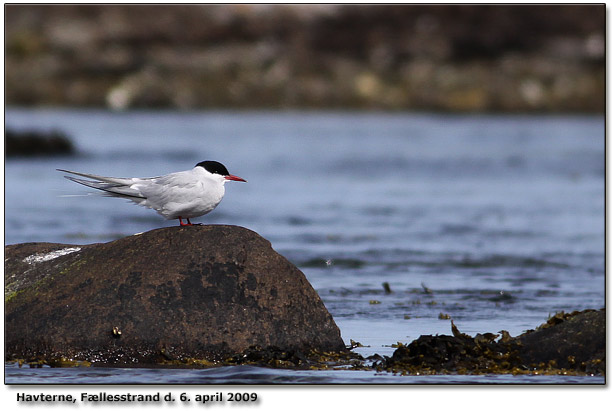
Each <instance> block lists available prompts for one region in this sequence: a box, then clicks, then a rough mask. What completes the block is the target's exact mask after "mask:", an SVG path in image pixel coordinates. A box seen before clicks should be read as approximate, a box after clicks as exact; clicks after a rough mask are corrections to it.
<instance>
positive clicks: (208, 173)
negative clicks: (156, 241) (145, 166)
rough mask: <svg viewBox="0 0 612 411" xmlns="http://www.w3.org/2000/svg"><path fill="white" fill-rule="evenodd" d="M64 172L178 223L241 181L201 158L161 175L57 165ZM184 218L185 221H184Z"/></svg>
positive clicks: (211, 205)
mask: <svg viewBox="0 0 612 411" xmlns="http://www.w3.org/2000/svg"><path fill="white" fill-rule="evenodd" d="M58 171H62V172H64V173H70V174H75V175H78V176H81V177H87V178H89V179H91V180H82V179H80V178H74V177H70V176H64V177H66V178H67V179H69V180H72V181H74V182H75V183H79V184H83V185H86V186H87V187H92V188H95V189H98V190H102V191H104V192H105V193H104V194H105V195H107V196H110V197H120V198H126V199H128V200H131V201H133V202H134V203H136V204H138V205H141V206H143V207H147V208H152V209H153V210H155V211H157V212H158V213H159V214H161V215H162V216H163V217H164V218H166V219H167V220H173V219H177V218H178V220H179V224H180V225H181V226H185V225H193V224H191V221H190V220H189V219H190V218H194V217H199V216H202V215H204V214H208V213H210V212H211V211H212V210H214V209H215V207H217V205H219V203H220V202H221V200H222V199H223V195H224V194H225V183H226V182H227V181H244V182H245V183H246V180H245V179H243V178H240V177H238V176H234V175H231V174H230V173H229V171H227V168H225V166H224V165H223V164H221V163H219V162H217V161H202V162H201V163H198V164H196V166H195V167H194V168H193V169H191V170H187V171H179V172H176V173H171V174H167V175H165V176H160V177H147V178H137V177H134V178H116V177H102V176H97V175H95V174H85V173H78V172H76V171H68V170H62V169H58ZM183 219H186V220H187V223H183Z"/></svg>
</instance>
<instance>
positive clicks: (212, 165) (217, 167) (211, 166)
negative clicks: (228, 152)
mask: <svg viewBox="0 0 612 411" xmlns="http://www.w3.org/2000/svg"><path fill="white" fill-rule="evenodd" d="M198 166H199V167H202V168H204V170H206V171H208V172H209V173H212V174H220V175H222V176H229V171H227V168H225V166H224V165H223V164H221V163H219V162H218V161H202V162H201V163H198V164H196V167H198Z"/></svg>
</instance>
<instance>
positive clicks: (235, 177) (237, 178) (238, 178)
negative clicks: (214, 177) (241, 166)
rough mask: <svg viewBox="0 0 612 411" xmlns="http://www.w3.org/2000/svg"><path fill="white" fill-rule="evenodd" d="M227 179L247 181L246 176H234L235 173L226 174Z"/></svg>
mask: <svg viewBox="0 0 612 411" xmlns="http://www.w3.org/2000/svg"><path fill="white" fill-rule="evenodd" d="M225 179H226V180H232V181H244V182H245V183H246V182H247V181H246V180H245V179H244V178H240V177H238V176H233V175H231V174H230V175H229V176H225Z"/></svg>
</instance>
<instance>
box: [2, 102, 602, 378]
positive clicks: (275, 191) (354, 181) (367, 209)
mask: <svg viewBox="0 0 612 411" xmlns="http://www.w3.org/2000/svg"><path fill="white" fill-rule="evenodd" d="M6 127H7V128H8V129H13V130H31V129H35V130H42V131H48V130H54V129H55V130H60V131H63V132H65V133H67V134H68V135H69V136H70V137H71V138H72V140H73V142H74V143H75V144H76V148H77V154H76V155H75V156H66V157H51V158H26V157H23V158H8V159H6V160H5V242H6V244H15V243H22V242H34V241H37V242H38V241H44V242H56V243H65V244H75V245H79V244H88V243H96V242H107V241H112V240H114V239H117V238H121V237H124V236H129V235H132V234H135V233H140V232H144V231H148V230H151V229H155V228H159V227H166V226H174V225H177V222H176V221H165V220H163V219H162V218H161V217H160V216H159V215H157V214H156V213H155V212H153V211H151V210H148V209H144V208H140V207H137V206H135V205H133V204H131V203H129V202H127V201H124V200H120V199H113V198H106V197H101V196H97V195H89V193H90V192H91V190H90V189H88V188H86V187H82V186H79V185H77V184H74V183H72V182H70V181H68V180H66V179H64V178H62V173H59V172H58V171H56V169H57V168H62V169H68V170H76V171H82V172H86V173H94V174H100V175H110V176H117V177H127V176H129V177H131V176H138V177H150V176H156V175H161V174H166V173H170V172H174V171H180V170H187V169H190V168H192V167H193V166H194V165H195V164H196V163H198V162H200V161H202V160H217V161H220V162H222V163H223V164H225V165H226V166H227V168H228V169H229V171H230V172H231V173H232V174H236V175H239V176H241V177H243V178H245V179H247V180H248V183H247V184H244V183H228V184H226V196H225V198H224V200H223V201H222V203H221V204H220V205H219V207H218V208H217V209H216V210H214V211H213V212H212V213H210V214H208V215H206V216H204V217H201V218H197V219H193V222H201V223H204V224H235V225H240V226H244V227H247V228H249V229H251V230H254V231H256V232H257V233H259V234H260V235H262V236H263V237H265V238H267V239H268V240H270V241H271V243H272V246H273V247H274V249H275V250H276V251H278V252H279V253H281V254H282V255H284V256H285V257H287V258H288V259H289V260H291V261H292V262H293V263H295V264H296V265H297V266H298V267H299V268H300V269H301V270H302V271H303V272H304V274H305V275H306V277H307V278H308V280H309V281H310V283H311V284H312V285H313V287H314V288H315V290H316V291H317V292H318V293H319V295H320V296H321V298H322V300H323V302H324V303H325V305H326V307H327V309H328V310H329V311H330V313H331V314H332V316H333V317H334V320H335V321H336V323H337V325H338V326H339V328H340V330H341V332H342V337H343V339H344V341H345V342H346V343H347V344H349V343H350V340H354V341H357V342H360V343H361V344H362V345H363V346H364V347H361V348H357V349H355V351H356V352H358V353H360V354H362V355H363V356H364V357H366V356H369V355H372V354H380V355H389V356H390V355H392V353H393V351H394V348H393V347H392V345H393V344H395V343H397V342H402V343H405V344H406V343H410V342H411V341H413V340H414V339H416V338H418V337H419V336H420V335H426V334H434V335H435V334H450V333H451V330H450V320H449V319H448V318H452V319H453V321H454V323H455V324H456V325H457V326H458V328H459V329H460V331H461V332H464V333H467V334H470V335H475V334H476V333H484V332H498V331H500V330H502V329H504V330H507V331H509V332H510V334H511V335H512V336H515V335H518V334H520V333H522V332H524V331H526V330H528V329H533V328H535V327H536V326H538V325H539V324H541V323H543V322H545V321H546V319H547V318H548V316H549V315H552V314H554V313H556V312H558V311H561V310H564V311H566V312H569V311H573V310H583V309H587V308H593V309H599V308H602V307H603V306H604V304H605V268H604V259H605V249H604V228H605V227H604V209H605V203H604V201H605V200H604V184H605V183H604V174H605V154H604V141H605V130H604V117H603V116H570V115H563V116H562V115H550V116H545V115H534V116H527V115H449V114H423V113H421V114H415V113H380V112H375V113H371V112H227V111H202V112H175V111H130V112H120V113H114V112H108V111H97V110H69V109H62V110H59V109H57V110H52V109H38V110H36V109H18V108H13V109H7V110H6ZM384 283H387V284H388V288H387V289H385V287H384V286H383V284H384ZM389 291H390V292H389ZM5 372H6V382H7V383H30V382H37V383H73V384H74V383H98V384H108V383H125V382H129V383H232V382H240V383H310V384H312V383H317V384H326V383H375V384H386V383H390V384H397V383H401V384H413V383H434V384H439V383H483V382H484V383H519V384H529V383H546V384H547V383H602V382H603V380H604V379H603V377H568V376H461V375H452V376H399V375H393V374H388V373H376V372H374V371H350V370H332V371H294V370H274V369H265V368H259V367H250V366H241V367H221V368H213V369H206V370H166V369H114V368H91V369H51V368H26V367H22V368H19V367H18V366H17V365H15V364H7V366H6V367H5Z"/></svg>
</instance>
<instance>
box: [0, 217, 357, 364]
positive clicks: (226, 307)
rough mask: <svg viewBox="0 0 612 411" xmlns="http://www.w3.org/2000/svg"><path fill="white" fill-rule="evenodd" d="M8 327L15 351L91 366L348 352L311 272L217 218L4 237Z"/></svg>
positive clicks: (11, 355)
mask: <svg viewBox="0 0 612 411" xmlns="http://www.w3.org/2000/svg"><path fill="white" fill-rule="evenodd" d="M5 330H6V333H5V355H6V358H7V359H17V358H26V359H27V358H36V357H38V358H46V359H49V358H70V359H74V360H82V361H89V362H91V363H93V364H133V363H140V364H142V363H145V364H148V363H156V362H161V361H164V360H168V359H181V358H201V359H208V360H214V359H218V358H223V357H224V356H227V355H235V354H236V353H240V352H242V351H244V350H246V349H248V348H249V347H252V346H258V347H264V348H265V347H276V348H278V349H280V350H309V349H314V350H319V351H343V350H344V349H345V346H344V343H343V341H342V339H341V337H340V330H339V329H338V327H337V326H336V324H335V323H334V320H333V319H332V317H331V315H330V314H329V312H328V311H327V309H326V308H325V306H324V305H323V303H322V301H321V299H320V298H319V296H318V295H317V293H316V292H315V290H314V289H313V288H312V286H311V285H310V284H309V282H308V280H307V279H306V278H305V276H304V274H303V273H302V272H301V271H300V270H299V269H297V268H296V267H295V266H294V265H293V264H291V263H290V262H289V261H288V260H286V259H285V258H284V257H282V256H281V255H280V254H278V253H276V252H275V251H274V250H273V249H272V247H271V245H270V243H269V242H268V241H267V240H265V239H264V238H262V237H260V236H259V235H258V234H256V233H254V232H253V231H250V230H247V229H245V228H242V227H236V226H221V225H204V226H190V227H171V228H163V229H157V230H153V231H149V232H146V233H143V234H139V235H133V236H130V237H126V238H123V239H120V240H117V241H113V242H110V243H103V244H91V245H82V246H75V245H66V244H51V243H26V244H16V245H10V246H7V247H6V248H5Z"/></svg>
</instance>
